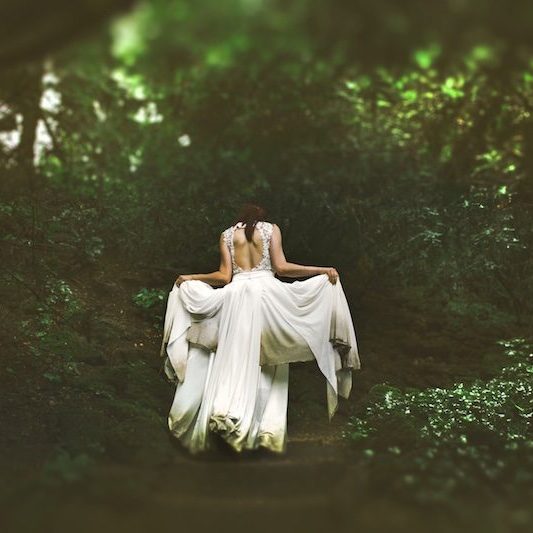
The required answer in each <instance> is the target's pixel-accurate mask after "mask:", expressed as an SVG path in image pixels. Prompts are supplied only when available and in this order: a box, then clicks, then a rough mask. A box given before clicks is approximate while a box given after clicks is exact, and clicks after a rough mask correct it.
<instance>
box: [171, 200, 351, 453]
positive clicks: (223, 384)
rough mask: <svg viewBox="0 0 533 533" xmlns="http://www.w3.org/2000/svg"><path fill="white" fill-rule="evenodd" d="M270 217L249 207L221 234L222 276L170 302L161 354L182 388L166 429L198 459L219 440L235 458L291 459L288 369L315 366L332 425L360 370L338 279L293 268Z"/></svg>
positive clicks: (198, 278)
mask: <svg viewBox="0 0 533 533" xmlns="http://www.w3.org/2000/svg"><path fill="white" fill-rule="evenodd" d="M264 218H265V216H264V210H263V209H262V208H260V207H258V206H254V205H247V206H245V208H244V209H243V211H242V212H241V215H240V216H239V217H238V221H237V223H236V224H235V225H233V226H231V227H229V228H227V229H226V230H225V231H223V232H222V233H221V235H220V243H219V245H220V257H221V259H220V267H219V270H217V271H216V272H212V273H210V274H193V275H181V276H179V277H178V279H177V280H176V283H175V284H174V286H173V288H172V290H171V291H170V294H169V297H168V302H167V310H166V315H165V325H164V332H163V342H162V345H161V355H162V356H163V357H165V358H166V359H165V364H164V371H165V374H166V376H167V378H168V379H169V380H170V381H172V382H173V383H175V384H176V393H175V397H174V401H173V403H172V406H171V409H170V413H169V416H168V425H169V429H170V431H171V433H172V434H173V435H174V436H175V437H177V438H179V439H180V441H181V442H182V444H183V445H184V446H186V447H187V448H188V449H189V450H190V451H191V452H193V453H196V452H199V451H203V450H207V449H209V448H210V446H211V444H212V440H213V434H214V433H217V434H218V435H220V436H221V437H222V438H223V439H224V440H225V441H226V442H227V443H228V444H230V445H231V446H232V447H233V448H234V449H235V450H237V451H242V450H244V449H255V448H258V447H260V446H262V447H265V448H267V449H270V450H272V451H275V452H283V451H284V450H285V448H286V441H287V398H288V383H289V382H288V379H289V363H291V362H296V361H311V360H315V361H316V362H317V364H318V367H319V369H320V371H321V372H322V373H323V375H324V377H325V378H326V384H327V387H326V389H327V403H328V412H329V416H330V418H331V417H332V416H333V414H334V413H335V410H336V408H337V395H338V394H340V395H341V396H343V397H345V398H348V396H349V394H350V390H351V386H352V370H354V369H358V368H360V361H359V355H358V351H357V342H356V337H355V330H354V326H353V323H352V319H351V316H350V311H349V308H348V303H347V301H346V297H345V295H344V292H343V289H342V286H341V282H340V280H339V277H338V273H337V271H336V270H335V269H334V268H327V267H315V266H304V265H297V264H294V263H289V262H288V261H287V260H286V259H285V255H284V252H283V248H282V240H281V232H280V229H279V227H278V226H277V225H276V224H271V223H270V222H266V221H265V220H264ZM275 274H278V275H281V276H283V277H307V276H312V277H309V278H308V279H305V280H303V281H295V282H293V283H288V282H283V281H281V280H279V279H278V278H276V277H275ZM216 286H219V287H220V288H216V289H215V288H214V287H216Z"/></svg>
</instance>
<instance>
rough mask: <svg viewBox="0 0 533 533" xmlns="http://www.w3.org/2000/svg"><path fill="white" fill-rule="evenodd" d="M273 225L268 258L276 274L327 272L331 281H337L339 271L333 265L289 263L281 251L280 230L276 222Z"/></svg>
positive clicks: (303, 274) (293, 274) (296, 276)
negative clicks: (320, 265)
mask: <svg viewBox="0 0 533 533" xmlns="http://www.w3.org/2000/svg"><path fill="white" fill-rule="evenodd" d="M273 226H274V229H273V231H272V239H271V240H270V259H271V261H272V266H273V267H274V270H275V271H276V274H279V275H280V276H284V277H287V278H299V277H302V276H316V275H317V274H327V275H328V278H329V281H331V283H336V282H337V279H338V278H339V273H338V272H337V271H336V270H335V269H334V268H333V267H319V266H307V265H298V264H296V263H289V262H288V261H287V259H285V254H284V252H283V245H282V242H281V231H280V229H279V227H278V225H277V224H273Z"/></svg>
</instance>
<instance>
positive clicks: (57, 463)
mask: <svg viewBox="0 0 533 533" xmlns="http://www.w3.org/2000/svg"><path fill="white" fill-rule="evenodd" d="M91 465H92V461H91V459H90V457H89V456H88V455H87V454H85V453H80V454H77V455H73V454H71V453H70V452H68V451H67V450H64V449H62V448H59V449H58V450H57V452H56V453H55V455H54V456H53V457H52V458H51V459H49V460H48V461H47V462H46V464H45V465H44V467H43V480H44V481H45V482H46V483H49V484H53V485H58V484H59V485H61V484H67V485H69V484H72V483H76V482H78V481H81V480H83V479H84V478H85V477H86V475H87V472H88V470H89V468H90V467H91Z"/></svg>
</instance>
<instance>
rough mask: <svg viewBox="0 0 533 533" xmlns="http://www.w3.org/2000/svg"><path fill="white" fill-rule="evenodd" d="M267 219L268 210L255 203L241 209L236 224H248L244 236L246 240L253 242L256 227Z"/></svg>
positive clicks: (245, 205) (247, 204)
mask: <svg viewBox="0 0 533 533" xmlns="http://www.w3.org/2000/svg"><path fill="white" fill-rule="evenodd" d="M265 217H266V210H265V209H264V208H263V207H261V206H260V205H257V204H253V203H246V204H244V205H243V206H242V207H241V210H240V211H239V215H238V216H237V219H236V220H235V224H237V222H243V223H244V224H246V227H245V228H244V234H245V235H246V240H247V241H248V242H251V240H252V236H253V234H254V228H255V225H256V224H257V222H259V221H260V220H265Z"/></svg>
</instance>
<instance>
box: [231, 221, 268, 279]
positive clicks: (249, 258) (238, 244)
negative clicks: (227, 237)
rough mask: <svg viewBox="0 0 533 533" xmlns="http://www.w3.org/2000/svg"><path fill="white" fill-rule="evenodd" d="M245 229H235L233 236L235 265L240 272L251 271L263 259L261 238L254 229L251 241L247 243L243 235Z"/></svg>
mask: <svg viewBox="0 0 533 533" xmlns="http://www.w3.org/2000/svg"><path fill="white" fill-rule="evenodd" d="M244 231H245V228H236V229H235V232H234V234H233V250H234V254H235V255H234V257H235V263H236V264H237V266H238V267H240V268H241V269H242V270H252V268H254V267H257V265H259V262H260V261H261V259H262V258H263V237H262V236H261V234H260V233H259V230H258V229H257V228H254V233H253V236H252V240H251V241H250V242H248V240H247V239H246V235H245V234H244Z"/></svg>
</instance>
